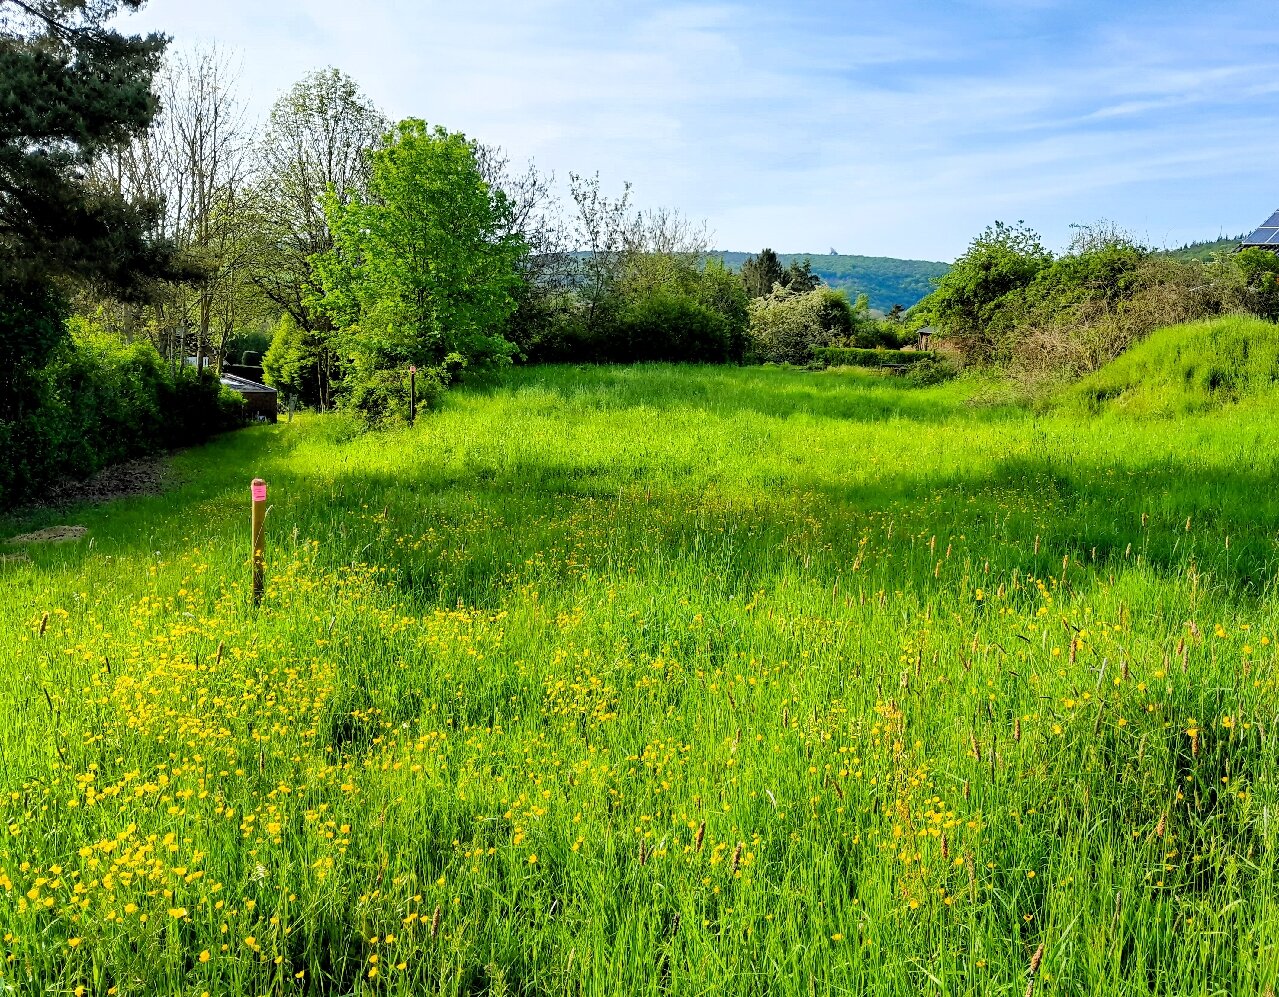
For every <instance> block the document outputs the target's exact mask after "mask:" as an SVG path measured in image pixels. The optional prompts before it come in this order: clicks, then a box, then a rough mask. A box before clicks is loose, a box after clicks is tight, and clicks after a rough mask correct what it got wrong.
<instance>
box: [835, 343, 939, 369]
mask: <svg viewBox="0 0 1279 997" xmlns="http://www.w3.org/2000/svg"><path fill="white" fill-rule="evenodd" d="M813 359H814V360H816V361H817V362H818V363H824V364H825V365H826V366H828V367H911V366H915V365H919V364H923V363H926V362H932V361H933V360H934V359H935V355H934V354H932V353H929V352H925V351H923V350H884V349H860V348H858V347H854V346H821V347H818V348H816V349H814V350H813Z"/></svg>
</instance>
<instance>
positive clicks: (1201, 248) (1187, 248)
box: [1162, 232, 1247, 263]
mask: <svg viewBox="0 0 1279 997" xmlns="http://www.w3.org/2000/svg"><path fill="white" fill-rule="evenodd" d="M1244 235H1247V233H1246V232H1245V233H1243V234H1242V235H1237V236H1235V237H1234V238H1233V239H1211V240H1208V241H1205V242H1188V243H1186V244H1185V245H1184V246H1182V247H1181V248H1180V249H1168V250H1165V251H1164V252H1163V254H1162V255H1164V256H1171V257H1172V258H1173V259H1175V260H1202V261H1203V262H1204V263H1207V262H1208V261H1209V260H1211V259H1212V256H1213V254H1214V253H1222V252H1225V253H1233V252H1234V251H1235V250H1236V249H1238V248H1239V243H1240V241H1241V240H1242V239H1243V237H1244Z"/></svg>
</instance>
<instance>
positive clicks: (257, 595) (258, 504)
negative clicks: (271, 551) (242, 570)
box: [252, 478, 266, 606]
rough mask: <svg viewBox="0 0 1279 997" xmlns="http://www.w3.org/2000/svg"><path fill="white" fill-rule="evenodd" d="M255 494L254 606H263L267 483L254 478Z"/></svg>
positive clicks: (253, 490) (253, 487)
mask: <svg viewBox="0 0 1279 997" xmlns="http://www.w3.org/2000/svg"><path fill="white" fill-rule="evenodd" d="M252 492H253V605H254V606H260V605H262V588H263V563H264V557H265V552H266V482H265V481H263V480H262V479H261V478H254V479H253V485H252Z"/></svg>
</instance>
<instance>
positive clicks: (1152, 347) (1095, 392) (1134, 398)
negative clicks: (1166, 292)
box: [1063, 315, 1279, 416]
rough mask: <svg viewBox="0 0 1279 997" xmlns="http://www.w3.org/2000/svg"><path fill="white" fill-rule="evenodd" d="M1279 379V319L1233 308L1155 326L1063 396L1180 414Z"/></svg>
mask: <svg viewBox="0 0 1279 997" xmlns="http://www.w3.org/2000/svg"><path fill="white" fill-rule="evenodd" d="M1277 385H1279V326H1276V325H1275V324H1274V323H1272V322H1266V321H1262V320H1260V319H1257V318H1249V317H1245V316H1241V315H1227V316H1222V317H1220V318H1213V319H1206V320H1204V321H1200V322H1194V323H1191V324H1187V325H1177V326H1171V327H1168V328H1164V329H1160V330H1158V331H1157V332H1154V333H1153V334H1151V335H1150V337H1149V338H1147V339H1146V340H1145V341H1144V342H1142V343H1139V344H1138V345H1136V346H1134V347H1133V348H1132V349H1130V350H1128V351H1127V352H1125V353H1124V354H1122V355H1121V356H1120V357H1118V358H1117V359H1116V360H1114V361H1113V362H1111V363H1109V364H1107V365H1106V366H1105V367H1103V368H1101V369H1100V370H1098V371H1097V372H1096V373H1094V374H1092V375H1091V376H1089V377H1086V378H1084V379H1083V380H1082V381H1080V382H1078V384H1076V385H1073V386H1072V387H1071V388H1070V389H1069V390H1068V391H1067V392H1066V393H1065V394H1064V395H1063V401H1064V402H1065V403H1066V404H1068V405H1071V406H1079V407H1083V408H1086V409H1088V410H1089V411H1094V412H1096V411H1103V410H1104V411H1111V410H1113V411H1120V412H1126V413H1133V414H1151V415H1164V416H1170V415H1181V414H1185V413H1189V412H1198V411H1205V410H1211V409H1217V408H1220V407H1221V406H1222V405H1224V404H1227V403H1232V402H1239V401H1244V400H1248V399H1258V400H1259V399H1262V398H1270V397H1271V396H1272V394H1273V392H1274V390H1275V388H1276V386H1277Z"/></svg>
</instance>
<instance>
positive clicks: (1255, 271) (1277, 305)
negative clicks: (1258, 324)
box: [1218, 247, 1279, 322]
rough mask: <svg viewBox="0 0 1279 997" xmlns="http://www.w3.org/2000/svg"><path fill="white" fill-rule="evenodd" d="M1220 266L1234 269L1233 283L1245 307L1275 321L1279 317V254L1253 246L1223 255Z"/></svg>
mask: <svg viewBox="0 0 1279 997" xmlns="http://www.w3.org/2000/svg"><path fill="white" fill-rule="evenodd" d="M1218 266H1219V267H1223V268H1228V269H1229V270H1230V271H1232V273H1231V277H1232V278H1233V279H1232V280H1231V283H1232V285H1233V289H1234V290H1235V292H1236V294H1237V296H1238V298H1239V303H1240V304H1241V305H1242V306H1243V308H1244V309H1246V310H1247V311H1249V312H1251V313H1252V314H1253V315H1259V316H1261V317H1262V318H1267V319H1270V321H1272V322H1273V321H1275V320H1276V319H1279V256H1277V255H1276V254H1274V253H1272V252H1270V251H1268V250H1265V249H1258V248H1256V247H1252V248H1249V249H1244V250H1242V251H1240V252H1239V253H1236V254H1234V255H1233V256H1231V257H1224V258H1221V257H1219V258H1218Z"/></svg>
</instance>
